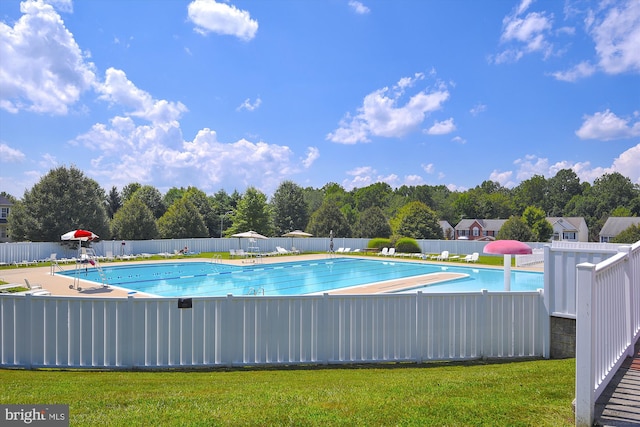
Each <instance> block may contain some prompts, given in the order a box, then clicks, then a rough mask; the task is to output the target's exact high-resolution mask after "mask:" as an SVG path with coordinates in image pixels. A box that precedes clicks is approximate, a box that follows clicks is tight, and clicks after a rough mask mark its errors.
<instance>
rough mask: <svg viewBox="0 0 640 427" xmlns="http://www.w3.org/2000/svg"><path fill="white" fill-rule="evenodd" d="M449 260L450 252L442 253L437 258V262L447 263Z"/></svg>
mask: <svg viewBox="0 0 640 427" xmlns="http://www.w3.org/2000/svg"><path fill="white" fill-rule="evenodd" d="M448 259H449V251H442V253H441V254H440V255H438V256H437V257H436V260H437V261H446V260H448Z"/></svg>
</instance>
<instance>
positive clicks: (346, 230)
mask: <svg viewBox="0 0 640 427" xmlns="http://www.w3.org/2000/svg"><path fill="white" fill-rule="evenodd" d="M307 229H308V231H309V233H311V234H313V235H314V236H316V237H329V232H330V231H331V230H333V235H334V237H351V227H350V226H349V223H348V222H347V219H346V218H345V217H344V215H343V214H342V211H340V209H339V208H338V206H337V205H336V204H335V203H332V202H330V201H325V202H324V203H322V205H321V206H320V208H319V209H318V210H317V211H315V212H314V213H313V214H312V215H311V219H310V220H309V226H308V227H307Z"/></svg>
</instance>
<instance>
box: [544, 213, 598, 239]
mask: <svg viewBox="0 0 640 427" xmlns="http://www.w3.org/2000/svg"><path fill="white" fill-rule="evenodd" d="M547 221H549V223H550V224H551V226H552V227H553V235H552V237H551V239H552V240H556V241H564V242H588V241H589V227H587V222H586V221H585V220H584V218H583V217H581V216H575V217H573V216H571V217H547Z"/></svg>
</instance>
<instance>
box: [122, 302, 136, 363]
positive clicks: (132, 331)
mask: <svg viewBox="0 0 640 427" xmlns="http://www.w3.org/2000/svg"><path fill="white" fill-rule="evenodd" d="M133 306H134V304H133V295H129V296H127V316H128V317H129V321H128V322H126V323H125V324H126V325H128V327H127V333H128V335H129V336H128V337H127V338H128V340H127V342H128V346H127V347H128V348H127V351H126V357H127V360H125V361H124V366H126V367H129V368H133V357H134V348H133V346H134V345H135V344H136V339H135V334H136V325H135V324H134V315H133V310H134V307H133Z"/></svg>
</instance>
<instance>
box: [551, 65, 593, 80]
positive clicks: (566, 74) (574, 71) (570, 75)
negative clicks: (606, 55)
mask: <svg viewBox="0 0 640 427" xmlns="http://www.w3.org/2000/svg"><path fill="white" fill-rule="evenodd" d="M595 72H596V67H594V66H593V65H591V64H590V63H589V62H587V61H583V62H581V63H579V64H578V65H576V66H575V67H573V68H571V69H570V70H567V71H556V72H555V73H551V75H552V76H553V77H555V78H556V80H561V81H564V82H575V81H577V80H579V79H581V78H583V77H589V76H590V75H592V74H593V73H595Z"/></svg>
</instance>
